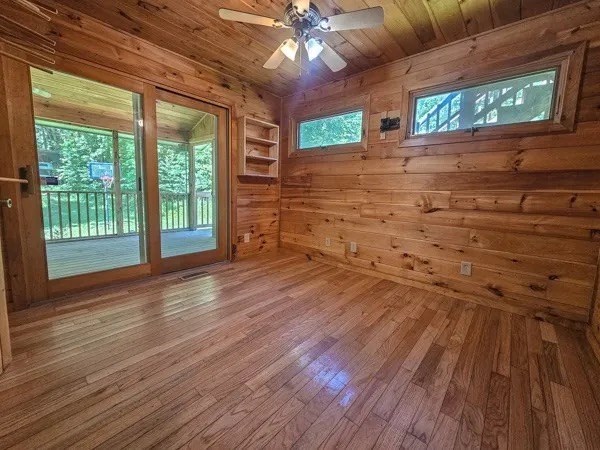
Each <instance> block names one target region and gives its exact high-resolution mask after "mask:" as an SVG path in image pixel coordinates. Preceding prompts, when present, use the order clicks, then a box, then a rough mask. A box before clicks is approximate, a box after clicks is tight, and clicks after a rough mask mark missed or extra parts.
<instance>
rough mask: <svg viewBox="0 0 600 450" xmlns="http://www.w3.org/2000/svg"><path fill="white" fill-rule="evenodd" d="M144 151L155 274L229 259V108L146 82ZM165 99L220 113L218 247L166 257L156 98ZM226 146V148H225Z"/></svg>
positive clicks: (149, 239) (148, 215)
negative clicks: (163, 239) (163, 243)
mask: <svg viewBox="0 0 600 450" xmlns="http://www.w3.org/2000/svg"><path fill="white" fill-rule="evenodd" d="M143 99H144V100H143V101H144V107H143V111H144V153H145V155H146V158H147V159H146V164H145V167H146V180H145V182H146V202H147V203H146V217H147V220H146V223H147V226H148V241H149V246H148V248H149V253H148V254H149V261H150V265H151V271H152V275H159V274H164V273H169V272H175V271H178V270H185V269H190V268H193V267H198V266H205V265H208V264H212V263H216V262H221V261H225V260H226V259H228V258H229V248H230V247H231V246H230V245H229V244H230V234H231V233H230V229H231V226H230V223H229V220H228V218H229V216H230V214H229V196H230V189H229V186H230V184H231V183H230V177H231V170H230V168H229V164H230V161H231V154H230V149H231V146H230V145H229V142H228V141H229V140H228V128H229V113H228V110H227V109H226V108H223V107H220V106H216V105H213V104H211V103H208V102H206V101H203V100H199V99H196V98H194V97H190V96H187V95H182V94H179V93H174V92H172V91H170V90H166V89H164V88H160V87H155V86H153V85H149V84H148V85H146V86H145V88H144V97H143ZM159 100H160V101H164V102H168V103H172V104H175V105H179V106H185V107H187V108H192V109H197V110H199V111H202V112H207V113H209V114H212V115H214V116H216V117H217V136H216V141H217V173H216V174H215V175H216V177H217V205H218V210H217V218H218V222H217V225H218V231H217V248H216V249H215V250H207V251H204V252H198V253H189V254H185V255H179V256H172V257H168V258H163V257H162V256H161V234H162V233H161V223H160V221H161V214H160V213H161V211H160V192H159V181H160V180H159V178H158V148H157V143H158V139H157V136H156V130H157V126H158V120H157V114H156V102H157V101H159ZM223 147H225V149H226V151H222V150H221V149H222V148H223Z"/></svg>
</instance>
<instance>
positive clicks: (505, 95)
mask: <svg viewBox="0 0 600 450" xmlns="http://www.w3.org/2000/svg"><path fill="white" fill-rule="evenodd" d="M557 81H558V68H552V69H546V70H543V71H537V72H533V73H528V74H525V75H519V76H516V77H512V78H505V79H502V80H496V81H492V82H488V83H485V84H480V85H477V86H469V87H465V88H462V89H457V90H453V91H446V92H440V93H436V94H427V95H422V96H416V97H415V98H414V104H413V115H412V134H413V135H415V136H422V135H428V134H434V133H444V132H450V131H457V130H472V129H477V128H480V127H490V126H496V125H508V124H517V123H527V122H539V121H544V120H550V119H552V118H553V115H554V108H555V103H556V102H555V97H556V86H557V84H558V83H557Z"/></svg>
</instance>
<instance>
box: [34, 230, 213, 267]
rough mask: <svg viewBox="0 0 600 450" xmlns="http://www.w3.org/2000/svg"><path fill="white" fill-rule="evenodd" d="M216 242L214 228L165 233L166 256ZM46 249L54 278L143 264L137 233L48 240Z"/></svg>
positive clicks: (204, 247)
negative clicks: (141, 262)
mask: <svg viewBox="0 0 600 450" xmlns="http://www.w3.org/2000/svg"><path fill="white" fill-rule="evenodd" d="M215 245H216V242H215V238H214V237H213V236H212V229H211V228H204V229H199V230H196V231H187V230H185V231H169V232H163V233H162V249H163V252H162V253H163V256H165V257H169V256H175V255H181V254H187V253H195V252H201V251H204V250H210V249H214V248H215ZM46 251H47V256H48V273H49V277H50V279H55V278H63V277H68V276H72V275H79V274H83V273H91V272H99V271H102V270H108V269H114V268H116V267H126V266H132V265H135V264H139V263H140V251H139V237H138V236H137V235H130V236H120V237H103V238H96V239H84V240H72V241H56V242H48V243H47V244H46Z"/></svg>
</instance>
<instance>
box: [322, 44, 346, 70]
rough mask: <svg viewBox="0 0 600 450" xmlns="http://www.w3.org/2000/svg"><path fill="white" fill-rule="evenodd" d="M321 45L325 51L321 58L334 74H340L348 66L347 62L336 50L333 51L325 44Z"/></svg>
mask: <svg viewBox="0 0 600 450" xmlns="http://www.w3.org/2000/svg"><path fill="white" fill-rule="evenodd" d="M321 45H322V46H323V51H322V52H321V54H320V55H319V57H320V58H321V59H322V60H323V62H324V63H325V64H327V67H329V68H330V69H331V70H332V71H333V72H339V71H340V70H342V69H343V68H344V67H346V66H347V63H346V61H344V59H343V58H342V57H341V56H340V55H338V54H337V52H336V51H335V50H334V49H332V48H331V47H330V46H329V45H327V44H326V43H325V42H321Z"/></svg>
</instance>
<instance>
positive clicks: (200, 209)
mask: <svg viewBox="0 0 600 450" xmlns="http://www.w3.org/2000/svg"><path fill="white" fill-rule="evenodd" d="M156 125H157V155H158V158H157V161H158V189H159V202H160V208H159V210H160V255H161V271H162V272H165V271H167V272H168V271H171V270H176V269H183V268H188V267H193V266H195V265H199V264H202V263H209V262H215V261H219V260H223V259H225V258H226V221H227V216H226V211H227V203H226V198H227V182H226V181H227V170H226V165H227V160H226V143H225V139H226V128H225V127H226V111H225V110H223V109H222V108H218V107H215V106H213V105H209V104H206V103H204V102H200V101H197V100H193V99H190V98H187V97H183V96H179V95H176V94H173V93H169V92H166V91H161V90H158V91H157V101H156Z"/></svg>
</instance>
